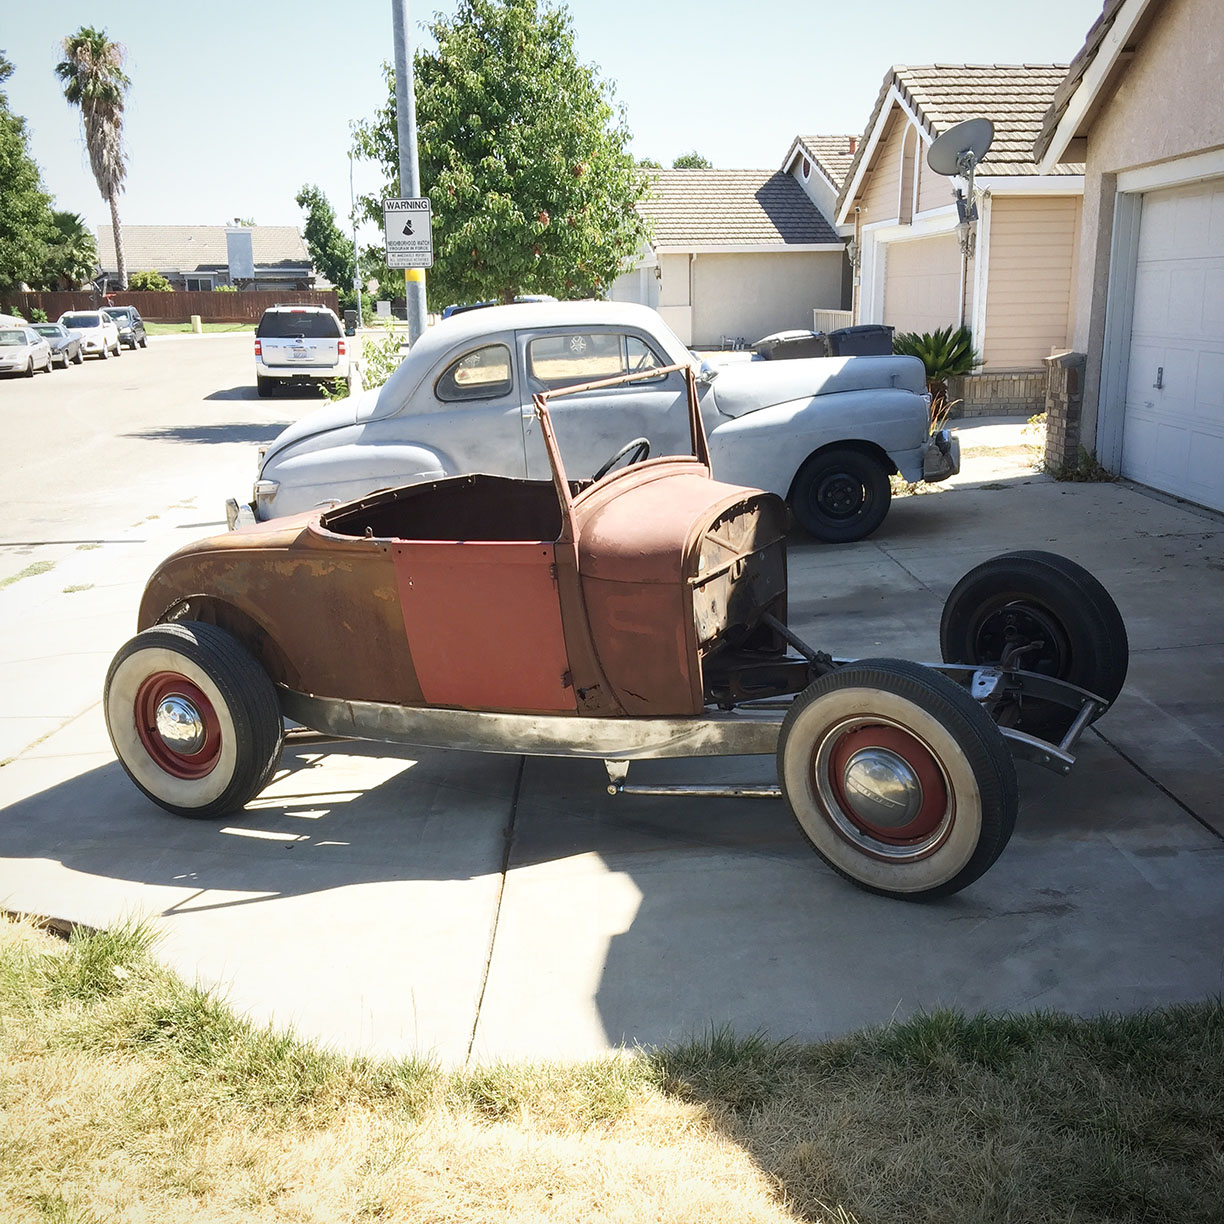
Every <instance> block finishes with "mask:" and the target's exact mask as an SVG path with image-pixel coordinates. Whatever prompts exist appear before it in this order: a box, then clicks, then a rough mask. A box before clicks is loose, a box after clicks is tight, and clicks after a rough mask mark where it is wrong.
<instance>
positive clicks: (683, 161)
mask: <svg viewBox="0 0 1224 1224" xmlns="http://www.w3.org/2000/svg"><path fill="white" fill-rule="evenodd" d="M672 169H673V170H713V169H714V163H713V162H712V161H710V160H709V159H707V158H705V157H702V156H701V154H700V153H698V152H697V150H696V149H694V150H693V151H692V152H691V153H681V154H680V156H679V157H677V158H676V160H675V161H674V162H672Z"/></svg>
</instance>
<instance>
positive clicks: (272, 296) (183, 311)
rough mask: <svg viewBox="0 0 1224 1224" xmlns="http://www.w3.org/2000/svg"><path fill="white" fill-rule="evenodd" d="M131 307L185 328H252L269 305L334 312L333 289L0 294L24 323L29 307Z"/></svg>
mask: <svg viewBox="0 0 1224 1224" xmlns="http://www.w3.org/2000/svg"><path fill="white" fill-rule="evenodd" d="M103 305H105V306H135V307H136V309H137V310H139V311H140V315H141V318H143V319H147V320H148V321H149V322H150V323H187V322H190V320H191V316H192V315H199V316H200V319H201V320H202V321H203V322H205V323H258V322H259V318H260V316H261V315H262V314H263V312H264V311H265V310H267V308H268V307H269V306H277V305H290V306H330V307H331V308H332V310H334V311H336V312H337V313H339V310H340V299H339V298H338V297H337V295H336V292H335V290H322V289H305V290H303V289H296V290H294V289H286V290H283V291H279V292H278V291H275V290H272V291H265V290H262V289H261V290H252V291H249V292H239V293H185V292H179V291H177V290H176V291H174V292H172V293H124V292H121V291H119V290H116V291H115V292H114V293H109V294H107V296H106V300H105V302H104V301H103V300H102V299H101V298H100V297H99V295H98V294H96V293H88V292H86V293H0V313H3V314H19V315H22V316H24V317H25V318H27V319H28V318H29V317H30V312H31V311H32V310H34V309H35V308H39V309H42V310H45V311H46V313H47V318H48V319H51V320H55V319H58V318H59V317H60V315H62V314H63V313H64V312H65V311H67V310H97V309H98V307H99V306H103Z"/></svg>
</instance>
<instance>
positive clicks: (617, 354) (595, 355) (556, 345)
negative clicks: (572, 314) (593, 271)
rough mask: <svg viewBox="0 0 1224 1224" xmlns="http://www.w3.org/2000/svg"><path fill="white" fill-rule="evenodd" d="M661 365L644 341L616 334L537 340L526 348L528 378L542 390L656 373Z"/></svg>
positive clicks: (578, 335)
mask: <svg viewBox="0 0 1224 1224" xmlns="http://www.w3.org/2000/svg"><path fill="white" fill-rule="evenodd" d="M663 364H664V362H663V361H662V360H661V359H660V357H659V355H658V354H657V353H656V352H655V351H654V350H653V349H652V348H651V347H650V346H649V345H648V344H646V342H645V341H644V340H641V339H639V338H638V337H637V336H627V335H625V334H623V333H620V332H594V333H583V332H570V333H568V334H566V335H561V336H541V337H539V338H538V339H535V340H532V341H531V343H530V344H528V346H527V367H528V370H529V371H530V373H531V377H532V379H533V380H534V381H536V382H537V383H542V384H543V385H544V386H546V387H565V386H572V385H573V384H574V383H584V382H595V381H596V380H597V379H600V378H615V377H616V376H617V375H619V374H634V373H638V372H640V371H642V370H653V369H657V368H658V367H659V366H662V365H663ZM644 381H650V380H644Z"/></svg>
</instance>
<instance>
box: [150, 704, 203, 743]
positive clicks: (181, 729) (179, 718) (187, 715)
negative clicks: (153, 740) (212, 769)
mask: <svg viewBox="0 0 1224 1224" xmlns="http://www.w3.org/2000/svg"><path fill="white" fill-rule="evenodd" d="M153 721H154V725H155V726H156V727H157V734H158V735H160V736H161V739H162V742H163V743H164V744H165V745H166V747H167V748H169V749H171V750H172V751H174V752H177V753H178V754H179V755H180V756H195V755H196V753H198V752H200V751H201V750H202V749H203V747H204V740H205V738H206V734H207V733H206V730H205V727H204V719H203V717H202V715H201V714H200V711H199V710H198V709H196V707H195V706H194V705H193V704H192V703H191V702H190V701H188V700H187V698H186V697H182V696H179V695H178V694H177V693H171V694H170V695H169V696H167V697H165V698H163V699H162V701H161V702H160V703H159V704H158V707H157V710H156V713H155V714H154V716H153Z"/></svg>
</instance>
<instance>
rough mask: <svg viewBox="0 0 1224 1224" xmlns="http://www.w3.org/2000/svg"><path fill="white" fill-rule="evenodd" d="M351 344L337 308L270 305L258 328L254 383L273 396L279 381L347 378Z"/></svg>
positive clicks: (326, 380) (296, 381)
mask: <svg viewBox="0 0 1224 1224" xmlns="http://www.w3.org/2000/svg"><path fill="white" fill-rule="evenodd" d="M348 374H349V357H348V346H347V344H346V343H345V339H344V329H343V328H342V327H341V326H340V320H339V319H338V318H337V317H336V312H335V311H334V310H329V309H328V308H327V307H326V306H269V307H268V309H267V310H265V311H264V312H263V317H262V318H261V319H260V320H259V326H258V327H256V329H255V386H256V389H257V390H258V391H259V394H260V395H271V394H272V390H273V388H274V387H275V386H276V384H277V383H282V384H284V383H318V382H330V381H331V380H332V379H334V378H343V379H347V378H348Z"/></svg>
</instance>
